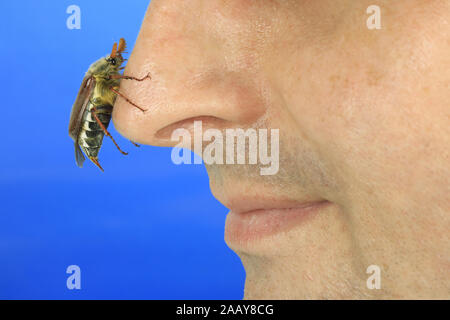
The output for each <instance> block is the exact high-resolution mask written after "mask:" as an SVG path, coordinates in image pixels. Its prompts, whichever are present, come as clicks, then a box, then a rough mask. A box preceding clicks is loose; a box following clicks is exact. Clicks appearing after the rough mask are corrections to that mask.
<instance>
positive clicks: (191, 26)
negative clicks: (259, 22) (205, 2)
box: [113, 0, 266, 146]
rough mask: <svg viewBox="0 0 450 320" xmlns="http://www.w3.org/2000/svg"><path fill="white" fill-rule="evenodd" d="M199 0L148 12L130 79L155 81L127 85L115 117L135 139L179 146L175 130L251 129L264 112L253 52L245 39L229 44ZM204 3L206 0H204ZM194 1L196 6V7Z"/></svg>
mask: <svg viewBox="0 0 450 320" xmlns="http://www.w3.org/2000/svg"><path fill="white" fill-rule="evenodd" d="M196 2H197V1H192V2H191V1H169V2H167V1H161V0H153V1H152V2H151V5H150V7H149V10H148V11H147V14H146V17H145V19H144V22H143V25H142V27H141V31H140V34H139V37H138V39H137V41H136V45H135V47H134V50H133V52H132V54H131V57H130V59H129V62H128V64H127V67H126V69H125V75H129V76H133V77H137V78H142V77H144V76H145V75H147V74H148V73H150V74H151V80H148V79H147V80H144V81H136V80H122V82H121V86H120V92H121V93H122V94H123V95H125V96H126V97H127V98H128V99H129V100H130V101H132V102H133V103H134V104H136V105H138V106H139V107H141V108H143V109H145V110H146V111H145V112H142V111H141V110H139V109H138V108H136V107H134V106H133V105H132V104H130V103H129V102H127V101H126V100H125V99H124V98H123V97H121V96H118V97H117V101H116V104H115V107H114V113H113V120H114V125H115V127H116V128H117V130H118V131H119V132H120V133H121V134H122V135H124V136H126V137H127V138H129V139H130V140H132V141H136V142H138V143H143V144H151V145H159V146H173V145H175V144H177V141H171V134H172V132H173V131H174V130H175V129H178V128H186V129H188V130H192V127H193V122H194V120H202V122H203V123H202V125H203V128H204V129H207V128H216V129H219V130H223V129H225V128H236V127H238V128H245V127H249V126H251V125H252V124H253V123H255V122H256V121H257V120H258V119H259V118H260V117H261V116H262V115H263V114H264V112H265V110H266V107H265V104H266V102H265V99H264V90H262V86H261V84H260V83H259V82H258V77H257V72H258V71H257V68H256V67H255V64H254V61H253V60H252V54H251V51H245V50H244V51H242V50H240V49H239V46H240V45H241V41H235V42H233V41H223V37H224V36H225V35H223V34H222V35H220V34H218V33H217V30H214V25H213V24H214V22H213V21H210V19H211V18H210V17H208V16H203V15H202V13H201V12H202V10H200V8H195V5H194V3H196ZM200 2H201V1H200ZM189 3H191V4H192V5H191V6H190V5H189Z"/></svg>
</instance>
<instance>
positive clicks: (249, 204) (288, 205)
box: [221, 194, 328, 214]
mask: <svg viewBox="0 0 450 320" xmlns="http://www.w3.org/2000/svg"><path fill="white" fill-rule="evenodd" d="M221 202H222V204H223V205H224V206H226V207H227V208H228V209H230V210H231V211H232V212H235V213H242V214H243V213H250V212H252V211H257V210H273V209H292V208H297V209H298V208H307V207H311V206H314V205H318V204H322V203H326V202H328V201H327V200H325V199H320V198H316V199H313V198H309V199H306V198H305V199H302V200H293V199H286V198H285V199H283V198H278V197H271V196H264V197H261V196H252V195H244V194H242V195H239V196H228V197H226V199H222V201H221Z"/></svg>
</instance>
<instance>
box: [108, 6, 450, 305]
mask: <svg viewBox="0 0 450 320" xmlns="http://www.w3.org/2000/svg"><path fill="white" fill-rule="evenodd" d="M372 4H374V3H373V1H366V0H358V1H349V0H318V1H307V0H179V1H171V0H152V1H151V4H150V6H149V9H148V12H147V14H146V17H145V20H144V22H143V25H142V28H141V31H140V34H139V37H138V39H137V42H136V45H135V48H134V50H133V52H132V55H131V57H130V60H129V63H128V65H127V68H126V70H125V74H126V75H132V76H135V77H142V76H145V75H146V74H147V73H148V72H150V73H151V74H152V81H144V82H134V81H128V82H126V81H123V82H122V85H121V91H122V92H123V93H125V94H126V95H127V96H128V97H129V98H130V99H131V100H133V101H134V102H135V103H137V104H138V105H140V106H142V107H144V109H146V110H147V111H146V112H145V113H142V112H141V111H140V110H138V109H136V108H133V107H132V106H130V105H129V104H127V102H126V101H124V100H123V99H120V98H119V99H118V101H117V102H116V105H115V108H114V113H113V121H114V124H115V126H116V128H117V129H118V131H119V132H121V133H122V134H123V135H124V136H126V137H127V138H129V139H130V140H132V141H136V142H138V143H142V144H150V145H158V146H174V145H176V144H177V142H174V141H171V139H170V137H171V133H172V131H173V130H174V129H177V128H186V129H188V130H192V123H193V120H195V119H201V120H202V121H203V127H204V130H206V129H207V128H217V129H219V130H225V129H226V128H244V129H245V128H269V129H270V128H278V129H280V162H279V167H280V169H279V172H278V173H277V174H276V175H273V176H261V175H260V174H259V166H257V165H209V166H207V170H208V174H209V177H210V185H211V190H212V192H213V194H214V196H215V197H216V198H217V199H218V200H219V201H221V202H223V203H225V204H226V203H228V202H227V201H228V200H229V198H230V197H231V194H233V193H236V192H238V193H241V194H243V195H245V196H247V197H269V198H273V199H291V200H298V201H300V202H301V201H305V200H314V201H318V200H327V201H329V202H330V203H331V205H330V206H328V207H327V208H326V209H325V210H322V211H320V212H319V213H318V214H316V215H314V216H313V217H311V218H310V219H308V221H305V223H301V224H299V225H297V226H295V227H293V228H290V229H289V230H285V231H283V232H278V233H276V234H273V235H270V236H267V237H263V238H260V239H256V240H252V241H241V242H240V241H234V240H233V235H232V234H229V233H227V232H226V233H225V240H226V241H227V244H228V245H229V246H230V248H231V249H232V250H234V251H235V252H236V253H237V254H238V255H239V257H240V258H241V260H242V262H243V265H244V267H245V271H246V283H245V294H244V297H245V298H246V299H270V298H273V299H358V298H361V299H372V298H374V299H377V298H386V299H390V298H393V299H405V298H412V299H419V298H425V299H434V298H438V299H449V298H450V280H449V279H450V239H449V234H450V233H449V230H450V158H449V150H450V126H449V124H450V2H449V1H446V0H442V1H441V0H434V1H422V0H398V1H389V0H379V1H377V3H376V5H378V6H379V7H380V8H381V24H382V28H381V29H380V30H369V29H368V28H367V25H366V20H367V19H368V18H369V14H367V13H366V9H367V7H369V6H370V5H372ZM371 265H377V266H379V267H380V269H381V289H379V290H370V289H368V288H367V285H366V280H367V278H368V277H369V276H370V274H367V273H366V270H367V268H368V267H369V266H371Z"/></svg>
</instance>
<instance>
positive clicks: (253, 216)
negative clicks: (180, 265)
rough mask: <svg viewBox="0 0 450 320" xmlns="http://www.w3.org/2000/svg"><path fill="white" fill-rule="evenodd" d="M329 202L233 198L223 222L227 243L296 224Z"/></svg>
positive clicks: (285, 229) (260, 237)
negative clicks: (224, 223)
mask: <svg viewBox="0 0 450 320" xmlns="http://www.w3.org/2000/svg"><path fill="white" fill-rule="evenodd" d="M330 205H331V202H329V201H327V200H317V201H316V200H312V201H301V202H298V201H279V200H273V199H262V200H251V199H245V198H242V199H240V200H235V201H233V202H232V204H231V205H230V206H227V207H228V208H230V209H231V211H230V212H229V213H228V216H227V219H226V226H225V239H226V242H227V243H228V244H233V245H235V244H240V245H242V244H244V243H250V242H254V241H258V240H260V239H263V238H266V237H268V236H270V235H274V234H277V233H280V232H286V231H288V230H290V229H292V228H295V227H299V226H301V225H302V224H304V223H307V222H308V220H310V219H311V218H313V217H314V216H315V215H317V214H318V213H319V212H321V211H323V210H325V209H326V208H327V207H329V206H330Z"/></svg>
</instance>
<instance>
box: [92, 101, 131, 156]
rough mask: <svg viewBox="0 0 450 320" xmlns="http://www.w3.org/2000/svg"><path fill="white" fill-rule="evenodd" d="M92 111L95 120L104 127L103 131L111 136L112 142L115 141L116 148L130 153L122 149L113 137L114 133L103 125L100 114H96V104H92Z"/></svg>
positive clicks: (125, 153) (124, 153)
mask: <svg viewBox="0 0 450 320" xmlns="http://www.w3.org/2000/svg"><path fill="white" fill-rule="evenodd" d="M91 112H92V115H93V116H94V118H95V121H97V123H98V125H99V126H100V128H102V130H103V132H104V133H105V134H106V135H107V136H108V137H110V138H111V140H112V142H114V144H115V145H116V148H117V149H119V151H120V152H121V153H122V154H123V155H125V156H126V155H127V154H128V153H127V152H125V151H122V149H120V147H119V145H118V144H117V142H116V140H114V138H113V137H112V135H111V134H110V133H109V132H108V130H106V128H105V126H104V125H103V123H102V122H101V121H100V119H99V118H98V116H97V114H96V112H97V109H96V108H95V107H94V106H92V111H91Z"/></svg>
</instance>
